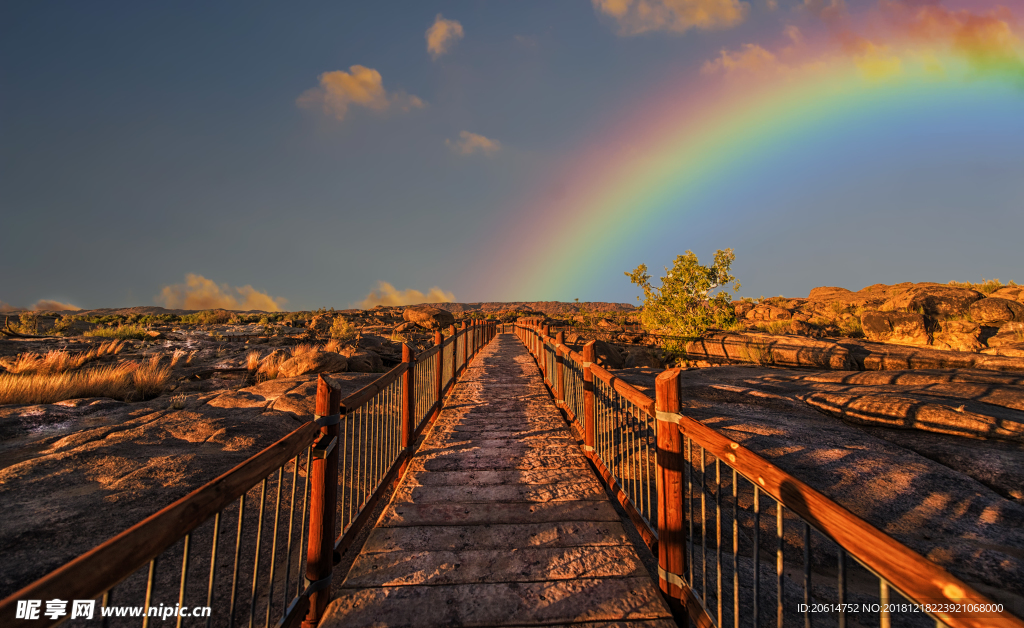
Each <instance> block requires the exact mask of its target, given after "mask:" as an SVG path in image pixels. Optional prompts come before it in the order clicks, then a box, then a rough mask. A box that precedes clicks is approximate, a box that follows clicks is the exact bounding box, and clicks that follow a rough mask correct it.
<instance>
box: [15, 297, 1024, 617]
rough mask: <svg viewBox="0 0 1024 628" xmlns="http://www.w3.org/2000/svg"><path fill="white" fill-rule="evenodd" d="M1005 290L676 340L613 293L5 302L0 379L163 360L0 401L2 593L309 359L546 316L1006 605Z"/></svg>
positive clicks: (270, 408)
mask: <svg viewBox="0 0 1024 628" xmlns="http://www.w3.org/2000/svg"><path fill="white" fill-rule="evenodd" d="M1022 304H1024V293H1022V291H1021V289H1020V288H1019V287H1017V286H1006V287H1000V288H997V289H994V290H991V291H989V292H988V293H983V292H981V291H979V290H975V289H972V288H964V287H959V286H949V285H945V284H899V285H896V286H882V285H878V286H870V287H868V288H865V289H863V290H859V291H856V292H854V291H849V290H844V289H841V288H816V289H815V290H812V291H811V293H810V294H809V295H808V297H807V298H799V299H785V298H780V297H776V298H772V299H764V300H761V301H760V302H752V301H737V302H734V303H733V307H734V309H735V313H736V315H737V318H738V320H739V323H738V324H737V325H735V326H734V327H733V328H731V329H729V330H719V331H711V332H708V333H707V334H705V335H704V336H703V337H702V338H700V339H697V340H693V339H690V340H688V341H687V342H686V343H685V346H684V347H683V349H684V351H683V352H682V353H680V352H679V351H678V350H667V349H666V348H665V347H664V346H663V345H664V342H663V339H662V338H660V337H659V336H658V335H657V334H656V333H655V334H651V333H648V332H650V331H652V330H643V329H640V328H639V326H637V325H636V324H635V318H634V317H635V314H636V312H635V311H633V309H632V308H631V307H629V306H624V305H621V304H610V303H601V304H576V303H573V304H567V303H562V304H558V303H555V304H545V303H540V302H530V303H507V304H501V303H480V304H442V305H441V306H439V307H437V308H431V307H411V308H404V307H383V306H382V307H377V308H374V309H371V310H345V311H328V310H319V311H316V312H293V313H262V312H234V313H232V312H212V313H211V312H186V311H169V310H164V309H162V308H128V309H122V310H95V311H91V312H75V313H66V314H64V315H60V314H49V315H47V314H40V313H33V314H30V315H28V316H26V317H25V319H24V320H22V319H21V318H20V317H12V319H13V320H11V322H10V323H9V324H7V325H4V326H3V327H4V329H5V330H7V333H6V334H5V336H6V337H4V338H0V377H4V376H6V375H16V374H17V373H18V372H19V371H18V369H19V368H21V369H23V368H25V366H24V365H25V364H26V363H27V362H26V361H25V358H24V356H25V355H30V354H34V355H35V356H36V359H38V360H42V359H43V357H42V356H46V355H48V354H49V353H50V352H58V353H59V352H66V353H67V354H69V355H71V354H81V353H84V352H87V351H89V350H91V349H95V348H97V347H99V346H100V345H101V343H110V342H112V340H111V338H117V337H118V336H117V334H122V336H125V337H123V338H121V339H119V340H118V343H120V344H119V345H118V346H119V349H117V351H116V352H115V353H108V354H104V355H100V356H98V357H96V358H95V359H94V360H93V361H91V362H89V363H88V364H86V365H85V366H82V367H81V369H82V370H88V369H90V368H93V367H96V366H102V365H111V364H116V363H121V362H132V361H137V362H139V363H140V364H141V363H144V362H145V363H149V362H152V361H153V360H154V359H155V360H156V362H157V364H159V365H160V367H161V368H164V369H166V370H167V375H166V378H165V380H164V383H163V384H162V388H161V389H160V390H158V391H157V392H155V393H147V395H144V396H142V397H137V396H133V395H132V394H127V395H125V396H124V398H120V399H113V398H106V397H91V398H78V399H67V400H51V401H49V402H46V403H39V402H34V403H16V404H10V403H9V404H7V405H0V500H2V503H3V504H4V506H5V508H4V513H5V517H4V522H5V525H4V526H2V528H0V548H2V550H0V551H2V552H3V555H4V556H8V557H11V558H12V559H13V560H8V561H7V562H6V565H7V566H6V567H5V568H4V569H3V570H0V595H5V594H7V593H10V592H12V591H14V590H16V589H17V588H18V587H20V586H23V585H24V584H26V583H28V582H30V581H31V580H32V579H34V578H37V577H39V576H41V575H44V574H45V573H46V572H48V571H49V570H51V569H52V568H54V567H56V566H59V565H60V564H62V563H63V562H66V561H67V560H69V559H71V558H73V557H75V556H76V555H78V554H80V553H81V552H83V551H85V550H87V549H89V548H91V547H92V546H94V545H96V544H97V543H99V542H102V541H103V540H105V539H106V538H108V537H109V536H111V535H113V534H116V533H117V532H119V531H121V530H123V529H124V528H126V527H128V526H130V525H131V524H133V523H135V522H137V521H139V520H141V519H142V518H144V517H145V516H147V515H149V514H152V513H153V512H155V511H156V510H159V508H161V507H163V506H165V505H167V504H168V503H170V502H171V501H173V500H174V499H176V498H178V497H180V496H182V495H184V494H187V493H188V492H189V491H190V490H192V489H194V488H196V487H198V486H200V485H201V484H202V483H204V482H206V481H208V480H209V479H211V478H213V477H215V476H216V475H218V474H219V473H222V472H223V471H225V470H227V469H229V468H230V467H232V466H234V465H235V464H237V463H238V462H241V461H242V460H244V459H245V458H247V457H249V456H251V455H252V454H253V453H255V452H256V451H258V450H260V449H261V448H263V447H265V446H266V445H268V444H270V443H271V442H273V441H274V440H276V439H278V438H280V437H281V436H283V435H284V434H286V433H288V432H289V431H291V430H292V429H294V428H295V427H297V426H298V425H299V424H300V423H301V422H302V421H304V420H306V419H307V418H308V416H309V415H310V414H311V410H312V408H311V405H310V404H311V403H312V396H311V393H312V390H313V385H314V384H313V382H314V381H315V380H314V378H315V373H317V372H331V373H335V374H337V375H336V377H338V378H340V379H342V380H344V381H345V382H346V385H347V386H351V389H352V390H355V389H357V388H359V387H361V386H362V385H364V384H365V383H368V382H370V381H372V380H373V379H375V378H376V377H378V376H379V373H380V372H383V371H384V370H386V369H387V368H389V367H391V366H393V365H394V364H397V363H398V362H399V361H400V360H401V345H402V343H403V342H405V343H408V344H410V345H412V346H413V347H414V348H415V349H416V350H422V349H424V348H426V347H428V346H430V345H431V344H432V343H433V336H434V333H435V332H436V330H438V329H443V330H448V329H449V328H450V326H451V325H453V324H455V325H459V324H461V322H462V321H465V320H469V319H474V318H490V319H491V320H499V321H513V320H516V319H517V318H519V317H521V316H543V317H546V318H547V319H548V322H549V323H551V324H552V325H553V326H554V327H555V328H556V329H562V330H564V331H565V332H566V337H567V341H568V342H570V343H574V344H575V346H576V347H577V348H580V347H582V344H583V343H584V342H586V341H587V340H589V339H592V338H601V342H599V343H598V362H599V363H601V364H603V365H605V366H606V367H608V368H610V369H615V370H616V374H617V375H619V376H621V377H623V378H624V379H626V380H627V381H630V382H632V383H634V384H636V385H637V386H638V387H640V388H642V389H648V390H650V389H651V387H652V386H653V378H654V376H655V375H656V374H657V372H659V371H660V370H661V369H663V368H664V367H666V366H673V365H683V366H685V367H686V368H687V370H686V371H685V378H686V391H687V392H686V395H685V397H686V406H687V407H686V412H687V413H688V414H689V415H691V416H693V418H696V419H698V420H700V421H703V422H705V423H708V424H709V425H712V426H714V427H716V428H717V429H720V430H722V431H723V432H724V433H726V434H728V435H729V437H730V438H733V439H736V440H737V442H741V443H742V444H743V445H744V446H746V447H749V448H751V449H753V450H754V451H757V452H758V453H760V454H761V455H763V456H765V457H767V458H769V459H771V460H773V461H774V462H775V463H776V464H778V465H779V466H781V467H783V468H784V469H786V470H787V471H789V472H791V473H793V474H794V475H796V476H798V477H801V478H802V479H804V480H805V481H807V482H808V483H809V484H811V485H812V486H814V487H815V488H816V489H818V490H820V491H822V492H823V493H825V494H827V495H829V496H830V497H832V498H833V499H835V500H836V501H838V502H839V503H841V504H843V505H844V506H846V507H848V508H850V509H851V510H853V511H854V512H856V513H857V514H858V515H860V516H861V517H863V518H865V519H867V520H868V521H869V522H871V523H873V524H874V525H876V526H877V527H879V528H881V529H883V530H885V531H886V532H888V533H890V534H892V535H893V536H894V537H896V538H898V539H899V540H901V541H902V542H904V543H905V544H907V545H908V546H910V547H912V548H914V549H916V550H917V551H919V552H921V553H922V554H924V555H926V556H928V557H929V558H931V559H932V560H935V561H936V562H938V563H940V564H942V565H943V566H945V567H946V568H948V569H950V570H951V571H953V572H954V573H957V574H958V575H960V576H961V577H963V578H965V579H966V580H968V581H970V582H972V583H973V584H976V585H977V587H978V588H979V589H980V590H982V591H983V592H986V593H988V594H990V595H992V596H993V597H995V598H997V599H999V600H1001V601H1004V602H1006V603H1009V604H1016V605H1018V606H1017V607H1016V608H1021V604H1022V600H1024V531H1022V525H1024V494H1022V493H1021V488H1020V487H1021V486H1024V472H1022V469H1024V357H1022V355H1024V354H1021V353H1020V350H1021V349H1022V348H1024V338H1022V336H1021V334H1022V327H1024V309H1021V308H1024V305H1022ZM581 306H582V307H581ZM595 312H598V313H600V315H599V316H603V318H599V317H595ZM0 324H2V323H0ZM653 331H655V332H656V331H657V330H653ZM86 333H90V334H97V335H93V336H85V335H83V334H86ZM108 346H109V345H108ZM19 359H20V360H22V361H21V362H19ZM29 362H31V360H29ZM40 363H41V362H40ZM651 394H653V391H651ZM1018 614H1024V610H1022V611H1020V613H1018Z"/></svg>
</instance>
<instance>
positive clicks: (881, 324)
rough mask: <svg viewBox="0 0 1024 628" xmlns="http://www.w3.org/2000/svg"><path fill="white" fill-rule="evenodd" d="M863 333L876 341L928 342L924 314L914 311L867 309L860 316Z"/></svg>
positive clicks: (909, 343) (917, 343)
mask: <svg viewBox="0 0 1024 628" xmlns="http://www.w3.org/2000/svg"><path fill="white" fill-rule="evenodd" d="M860 325H861V328H862V329H863V330H864V335H865V336H867V338H868V339H869V340H874V341H876V342H892V343H895V344H901V345H915V346H925V345H927V344H928V343H929V338H928V328H927V327H926V326H925V320H924V316H922V315H921V314H918V313H916V312H878V311H874V310H869V311H867V312H864V314H863V315H861V317H860Z"/></svg>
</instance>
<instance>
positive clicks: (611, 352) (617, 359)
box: [594, 340, 626, 369]
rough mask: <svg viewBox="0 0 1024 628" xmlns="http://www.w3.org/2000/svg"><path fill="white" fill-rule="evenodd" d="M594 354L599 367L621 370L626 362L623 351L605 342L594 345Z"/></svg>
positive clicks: (599, 341)
mask: <svg viewBox="0 0 1024 628" xmlns="http://www.w3.org/2000/svg"><path fill="white" fill-rule="evenodd" d="M594 354H595V356H596V357H597V363H598V365H600V366H603V367H604V368H606V369H620V368H622V366H623V364H625V361H626V360H625V356H624V355H623V352H622V350H621V349H619V348H618V347H616V346H615V345H613V344H608V343H607V342H605V341H603V340H598V341H596V342H595V343H594Z"/></svg>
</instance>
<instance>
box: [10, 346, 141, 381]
mask: <svg viewBox="0 0 1024 628" xmlns="http://www.w3.org/2000/svg"><path fill="white" fill-rule="evenodd" d="M124 347H125V343H124V341H123V340H111V341H108V342H103V343H101V344H100V345H99V346H98V347H93V348H92V349H89V350H88V351H81V352H76V353H72V352H69V351H67V350H65V349H59V350H55V351H48V352H47V353H43V354H39V353H19V354H18V355H17V357H15V358H14V359H13V360H7V361H5V362H4V365H5V366H6V368H7V371H8V372H9V373H13V374H17V375H31V374H40V375H52V374H55V373H63V372H65V371H71V370H74V369H77V368H81V367H82V366H83V365H85V364H87V363H88V362H92V361H93V360H98V359H99V358H102V357H105V356H108V355H109V356H114V355H117V354H119V353H121V351H122V350H123V349H124Z"/></svg>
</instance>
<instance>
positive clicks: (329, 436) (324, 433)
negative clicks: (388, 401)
mask: <svg viewBox="0 0 1024 628" xmlns="http://www.w3.org/2000/svg"><path fill="white" fill-rule="evenodd" d="M332 384H333V385H332ZM314 412H315V413H316V414H317V415H318V417H322V418H318V421H321V422H323V423H324V426H323V427H321V428H320V437H319V438H318V439H317V446H316V447H315V448H314V452H316V451H320V452H325V451H326V454H325V455H324V454H321V455H320V456H319V457H316V458H313V459H312V462H310V468H309V481H310V495H309V499H310V504H309V544H308V545H307V547H306V578H308V579H309V580H310V581H311V582H318V581H321V580H327V586H326V587H325V588H323V589H320V590H319V591H316V592H315V593H313V594H312V595H311V596H310V598H309V611H308V613H307V614H306V618H305V619H304V620H303V622H302V625H303V627H304V628H316V625H317V624H319V623H320V618H322V617H323V615H324V611H325V610H326V609H327V604H328V603H329V602H330V601H331V582H330V578H331V572H332V571H333V569H334V533H335V530H334V513H335V512H336V511H337V509H338V454H339V452H340V451H341V445H340V444H339V443H338V434H339V427H340V423H341V417H340V413H341V388H340V387H338V385H337V384H336V383H335V382H334V381H333V380H330V378H329V377H328V376H325V375H320V377H319V378H318V379H317V384H316V409H315V410H314Z"/></svg>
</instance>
